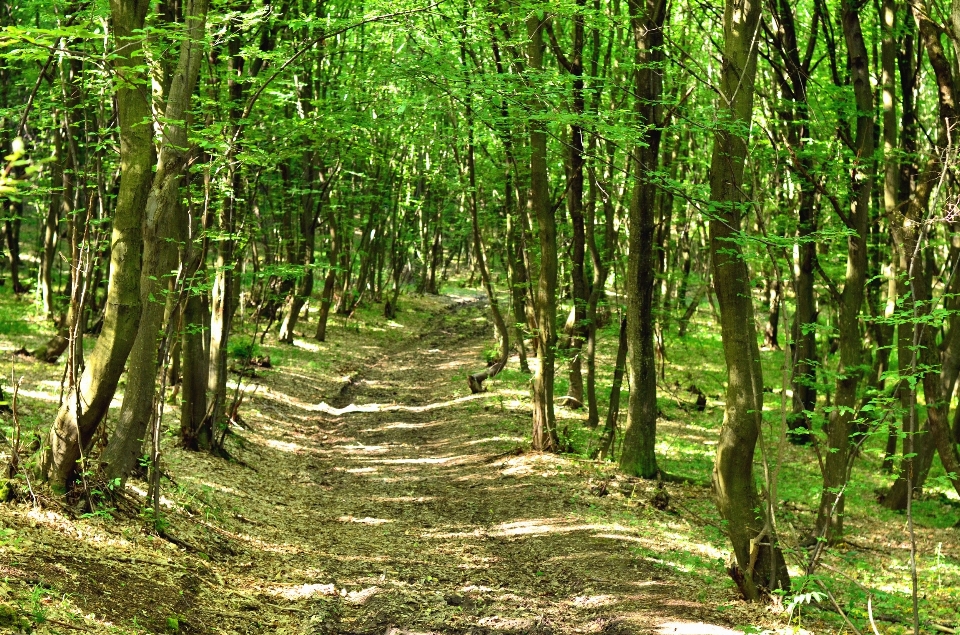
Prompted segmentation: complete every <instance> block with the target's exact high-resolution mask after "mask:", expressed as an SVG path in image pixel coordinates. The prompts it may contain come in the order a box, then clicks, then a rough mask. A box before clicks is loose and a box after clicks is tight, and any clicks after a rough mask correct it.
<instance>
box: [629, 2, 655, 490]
mask: <svg viewBox="0 0 960 635" xmlns="http://www.w3.org/2000/svg"><path fill="white" fill-rule="evenodd" d="M630 18H631V24H632V26H633V39H634V47H635V53H634V55H635V58H634V59H635V63H636V67H637V69H638V70H637V71H636V77H635V79H634V81H635V87H636V95H635V98H636V106H635V109H636V114H637V120H638V121H637V123H638V125H639V126H641V127H643V128H644V129H645V130H646V134H645V138H643V139H642V140H641V141H640V142H639V143H637V145H636V147H635V148H634V151H633V164H634V173H635V174H636V175H638V179H637V182H636V185H635V186H634V190H633V198H632V200H631V203H630V213H629V224H630V244H629V247H630V255H629V259H628V261H627V343H628V344H627V345H628V349H627V355H628V357H629V365H628V372H629V377H630V401H629V404H628V406H627V430H626V432H625V433H624V437H623V454H621V456H620V469H621V470H623V471H624V472H627V473H628V474H633V475H635V476H640V477H643V478H653V477H655V476H656V475H657V459H656V454H655V449H656V443H657V364H656V359H655V352H654V319H655V318H654V314H653V313H654V311H653V308H654V300H653V295H654V294H653V287H654V284H655V283H656V268H657V264H656V247H655V245H654V232H655V229H656V211H657V210H656V200H657V185H656V182H655V181H654V180H653V179H654V174H655V173H656V171H657V167H658V166H659V161H660V139H661V135H662V129H661V126H662V123H663V122H662V119H663V115H662V105H661V99H662V95H663V79H662V77H661V75H660V73H661V72H662V68H661V65H662V63H663V59H664V55H663V24H664V21H665V20H666V2H664V1H663V0H631V2H630Z"/></svg>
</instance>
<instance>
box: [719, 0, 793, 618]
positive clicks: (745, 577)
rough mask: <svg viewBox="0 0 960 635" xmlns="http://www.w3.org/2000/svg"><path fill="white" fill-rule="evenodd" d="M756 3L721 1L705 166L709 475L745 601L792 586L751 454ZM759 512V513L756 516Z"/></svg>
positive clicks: (758, 400)
mask: <svg viewBox="0 0 960 635" xmlns="http://www.w3.org/2000/svg"><path fill="white" fill-rule="evenodd" d="M759 21H760V2H759V1H758V0H726V6H725V10H724V17H723V34H724V50H723V60H722V66H721V69H722V70H721V75H720V98H719V103H718V107H717V111H718V118H719V123H718V124H717V126H718V127H717V130H716V133H715V137H714V146H713V157H712V159H711V163H710V201H711V208H712V209H713V210H715V211H714V212H713V213H714V217H713V218H712V219H711V220H710V250H711V257H712V260H713V280H714V289H715V291H716V295H717V300H718V301H719V303H720V329H721V333H722V337H723V353H724V358H725V360H726V365H727V394H726V413H725V417H724V422H723V428H722V429H721V432H720V441H719V443H718V446H717V456H716V462H715V464H714V470H713V481H714V488H715V491H716V495H717V506H718V508H719V511H720V516H721V517H722V518H723V520H724V521H725V522H726V528H727V533H728V535H729V537H730V540H731V542H732V546H733V551H734V554H735V556H736V565H734V567H733V570H732V572H731V573H732V574H733V577H734V580H735V581H736V582H737V584H738V586H739V587H740V590H741V592H742V593H743V595H744V597H746V598H747V599H749V600H757V599H759V598H760V596H761V591H760V589H761V587H767V588H769V589H777V588H784V589H787V588H789V586H790V578H789V575H788V573H787V567H786V564H785V562H784V559H783V554H782V552H781V551H780V547H779V545H778V544H777V537H776V534H775V531H774V527H773V526H772V523H771V519H770V514H769V511H770V510H769V508H768V507H767V506H766V505H765V504H764V503H763V502H762V501H761V499H760V496H759V495H758V493H757V486H756V482H755V480H754V474H753V457H754V451H755V449H756V445H757V439H758V438H759V436H760V431H761V418H762V417H761V415H762V412H763V375H762V369H761V366H760V351H759V348H758V346H757V328H756V322H755V320H754V312H753V302H752V299H751V293H752V292H751V288H752V285H751V281H750V275H749V272H748V271H747V263H746V261H745V260H744V257H743V252H742V250H741V247H740V242H739V241H740V226H741V220H742V217H743V210H744V207H745V201H744V183H743V170H744V161H745V159H746V156H747V139H746V137H745V136H743V132H742V131H744V130H749V126H750V120H751V116H752V112H753V92H754V81H755V79H756V65H757V48H756V41H757V29H758V28H759ZM757 510H762V511H761V513H760V514H758V513H757Z"/></svg>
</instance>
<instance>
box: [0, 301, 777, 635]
mask: <svg viewBox="0 0 960 635" xmlns="http://www.w3.org/2000/svg"><path fill="white" fill-rule="evenodd" d="M430 302H432V303H433V305H432V306H433V307H434V310H435V311H436V313H435V314H433V315H431V316H430V317H429V318H428V319H425V320H423V321H422V327H421V329H420V330H419V332H415V333H406V334H404V335H403V336H402V337H397V338H393V339H385V338H380V339H377V338H369V337H368V338H367V339H366V340H364V338H363V337H362V336H361V335H357V336H356V339H355V340H354V341H341V343H340V344H339V346H340V347H341V349H340V350H342V351H344V354H343V356H342V358H341V359H340V361H337V358H336V357H335V358H334V362H333V365H332V367H331V370H332V371H334V372H333V373H332V374H331V373H327V374H326V375H319V374H316V373H313V372H312V371H311V370H310V369H309V368H308V367H307V366H306V365H304V364H300V365H299V366H295V367H291V365H282V364H278V365H277V369H276V371H275V372H272V373H271V374H268V376H267V377H266V378H264V379H263V380H262V381H263V385H262V386H260V387H258V389H257V391H256V392H255V393H254V395H253V396H252V397H251V398H250V399H249V400H248V401H246V402H245V403H244V406H243V408H242V412H243V417H244V420H245V422H246V426H247V427H246V429H245V430H241V431H239V439H238V441H239V442H238V443H233V444H231V446H230V447H231V452H233V453H234V455H235V456H236V458H237V459H238V461H237V462H233V463H230V462H225V461H223V460H220V459H216V458H213V457H210V456H208V455H203V454H191V453H185V452H180V451H173V450H171V451H170V452H169V455H168V461H170V467H171V469H170V473H171V474H172V475H182V476H175V478H177V479H178V482H177V483H176V487H177V489H178V491H179V492H180V493H181V498H182V499H183V500H185V501H186V502H185V503H182V504H181V505H180V508H179V509H180V510H181V511H170V523H171V524H170V527H169V529H168V533H169V534H170V535H171V536H174V537H175V539H176V541H178V542H179V543H180V545H181V547H182V546H184V545H185V546H187V547H188V548H187V549H182V548H175V547H174V546H173V545H171V544H170V543H169V542H167V541H159V540H156V539H149V537H147V538H148V539H145V537H144V536H143V535H142V534H140V535H136V534H134V535H131V534H130V532H129V531H128V530H127V529H122V528H118V527H115V526H112V525H111V523H110V522H106V523H101V524H97V523H96V519H93V520H91V521H89V522H90V526H89V527H88V528H87V529H85V530H84V531H86V532H87V539H88V544H89V538H90V537H91V534H94V535H96V534H99V535H101V536H104V538H102V539H99V540H97V539H95V540H94V544H98V543H101V544H102V545H103V547H102V551H100V552H97V553H90V551H89V547H84V545H83V544H82V543H81V542H80V541H79V540H76V541H71V540H62V535H63V532H62V531H61V532H60V535H61V540H60V541H59V542H57V540H56V532H53V536H51V532H50V531H49V530H46V531H45V530H44V522H43V519H42V518H41V519H40V521H41V522H39V523H37V522H36V521H37V518H39V517H37V518H34V519H33V520H31V524H32V525H33V526H34V528H35V530H34V533H33V536H32V542H33V550H32V552H31V554H32V555H29V556H25V557H24V558H22V559H21V560H20V561H19V563H18V565H17V567H15V571H20V572H21V573H22V574H23V575H31V576H34V577H36V578H38V579H41V580H44V581H45V582H44V583H47V584H50V585H52V586H53V587H54V588H55V590H57V591H59V592H63V593H70V594H72V595H71V597H72V598H73V601H74V602H76V603H77V604H79V605H80V606H82V607H83V608H84V610H86V611H89V612H90V613H91V614H95V615H96V616H97V617H98V618H101V619H109V620H112V621H113V623H115V624H116V623H125V624H127V625H129V624H130V619H131V616H133V620H134V623H135V624H137V625H139V626H140V627H143V628H146V629H147V632H164V630H163V629H162V625H163V624H164V620H167V624H169V618H170V617H171V616H173V618H174V619H176V624H177V627H178V629H179V630H178V632H183V633H244V634H246V633H304V634H314V633H315V634H321V633H330V634H335V633H356V634H386V633H391V634H395V635H400V634H401V633H474V634H480V633H483V634H487V633H574V632H576V633H591V632H592V633H620V634H627V633H637V634H648V633H650V634H654V633H656V634H660V633H676V634H685V635H697V634H703V635H708V634H725V633H736V632H739V631H733V630H729V627H731V626H735V625H737V624H744V623H756V622H757V620H758V619H763V618H762V616H759V617H758V615H757V613H758V612H759V609H756V608H751V607H749V606H747V605H745V604H744V603H742V602H739V601H738V600H737V599H736V592H735V591H734V590H733V588H732V585H730V584H719V585H718V584H716V582H717V580H712V582H713V584H705V581H704V577H703V573H702V571H700V572H698V571H697V570H696V569H697V567H696V566H689V567H688V566H685V565H684V564H683V563H684V562H685V559H684V558H685V557H689V556H690V553H693V552H697V551H699V553H700V557H709V556H710V549H711V547H709V545H707V544H688V545H684V546H683V549H684V551H685V552H687V553H681V552H679V551H674V550H673V549H674V548H675V547H674V545H676V544H678V543H677V538H678V537H679V534H681V533H683V531H681V530H680V526H681V525H683V524H684V523H685V522H686V521H685V520H684V519H683V518H682V517H681V516H680V515H678V514H677V513H676V512H675V511H672V510H667V511H658V510H655V509H653V507H652V506H650V505H649V504H648V503H647V502H646V501H649V498H650V497H651V496H652V492H653V490H652V489H651V485H650V484H648V483H643V482H636V483H634V484H633V485H632V486H631V487H632V491H631V492H630V493H631V494H633V498H632V499H627V498H625V497H623V496H607V497H602V498H601V497H598V496H597V495H595V494H594V493H593V492H592V491H591V489H592V488H593V489H595V488H596V484H597V483H598V482H602V481H603V480H604V479H605V478H608V477H607V476H606V475H609V474H612V472H611V470H610V469H608V468H603V469H601V468H600V467H598V466H597V465H596V464H594V463H591V462H585V461H580V462H577V461H575V460H573V459H569V458H566V457H558V456H553V455H538V454H534V453H530V452H528V451H526V448H528V447H529V442H528V441H527V440H525V439H524V434H527V427H528V425H529V410H528V409H527V408H526V407H521V406H520V401H518V397H522V395H517V394H510V393H509V391H506V390H504V389H503V387H502V386H500V387H498V385H497V382H496V381H491V382H489V383H490V384H491V385H490V392H488V393H484V394H480V395H470V394H469V392H468V391H467V389H466V381H465V378H466V374H467V372H472V371H475V370H476V369H477V366H478V360H480V359H481V358H482V356H481V351H482V348H483V346H484V345H486V344H488V340H489V326H488V324H487V322H486V320H485V318H484V317H483V313H482V312H481V311H480V310H479V308H478V307H477V306H476V302H474V301H463V300H462V299H461V301H460V302H459V303H458V302H457V301H454V300H451V299H449V298H448V299H446V300H445V302H444V305H445V306H442V307H441V306H439V301H436V300H430ZM396 327H398V328H399V327H401V325H399V324H397V325H396ZM305 328H307V327H305ZM364 341H366V342H367V344H363V342H364ZM300 345H301V346H307V344H305V343H302V342H301V344H300ZM334 376H338V377H339V380H338V381H339V383H334V382H333V381H332V380H331V379H330V378H331V377H334ZM323 377H327V379H323ZM604 470H605V471H604ZM187 475H189V476H187ZM698 489H703V488H698ZM185 492H189V494H184V493H185ZM673 495H674V496H676V497H680V498H682V496H683V493H682V492H679V491H677V492H673ZM704 495H705V494H704V492H699V493H698V494H697V496H700V497H703V496H704ZM48 520H49V518H48ZM52 525H53V523H52V521H50V522H48V523H47V526H48V527H49V526H52ZM670 527H675V528H677V529H678V531H677V532H671V531H670V529H669V528H670ZM688 530H689V528H687V529H686V530H684V531H688ZM68 533H69V532H68ZM81 537H82V536H81ZM144 552H146V553H144ZM118 554H119V555H118ZM713 555H714V557H713V561H714V564H715V565H716V560H717V557H716V554H713ZM158 558H159V561H158ZM158 562H159V564H158ZM687 562H689V561H687ZM164 563H166V564H164ZM25 572H32V573H29V574H28V573H25ZM8 574H9V572H8ZM65 574H66V575H65ZM120 582H122V583H120ZM118 583H119V584H118ZM708 586H709V587H712V588H709V589H708ZM138 616H139V621H137V617H138ZM124 632H127V631H124Z"/></svg>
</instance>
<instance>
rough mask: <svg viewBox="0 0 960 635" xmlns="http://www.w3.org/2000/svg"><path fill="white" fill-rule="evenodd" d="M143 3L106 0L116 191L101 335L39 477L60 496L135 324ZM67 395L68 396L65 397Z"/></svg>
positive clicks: (143, 146) (147, 114) (143, 185)
mask: <svg viewBox="0 0 960 635" xmlns="http://www.w3.org/2000/svg"><path fill="white" fill-rule="evenodd" d="M149 7H150V3H149V2H147V1H145V0H124V1H121V0H111V2H110V8H111V14H112V20H113V31H114V34H115V37H116V38H117V40H118V42H119V43H120V46H118V51H119V53H118V55H117V57H116V58H115V62H114V63H115V64H116V66H117V70H118V72H119V73H120V74H121V75H122V76H123V77H124V78H125V81H124V82H123V83H121V84H120V85H119V86H118V87H117V110H118V120H119V124H120V158H121V177H120V191H119V194H118V197H117V203H116V209H115V210H114V215H113V237H112V248H111V252H110V277H109V283H108V290H107V304H106V309H105V314H104V320H103V322H104V324H103V330H102V331H101V333H100V337H99V338H97V343H96V346H95V347H94V349H93V351H92V352H91V354H90V357H89V359H88V360H87V362H86V366H85V367H84V371H83V375H82V376H81V378H80V385H79V387H78V390H77V391H76V392H77V397H76V398H69V399H67V400H66V402H65V403H64V405H63V406H62V407H61V408H60V412H59V413H58V414H57V419H56V421H55V422H54V424H53V428H52V429H51V431H50V442H49V448H48V450H47V452H46V453H45V456H44V460H43V472H44V474H45V475H46V477H47V479H49V481H50V483H51V485H52V486H53V487H54V488H55V489H58V490H64V489H65V488H66V487H67V485H68V484H69V482H70V480H71V479H72V477H73V475H74V474H75V473H76V470H77V461H78V460H79V459H80V457H81V453H82V451H83V450H84V449H85V448H87V446H88V445H89V443H90V441H91V440H92V439H93V436H94V433H95V432H96V430H97V427H98V426H99V424H100V422H101V421H102V420H103V417H104V415H105V414H106V412H107V409H108V408H109V407H110V401H111V400H112V399H113V395H114V393H115V392H116V390H117V382H118V381H119V379H120V374H121V373H122V372H123V368H124V365H125V363H126V360H127V356H128V354H129V353H130V348H131V347H132V346H133V340H134V338H135V337H136V333H137V327H138V326H139V323H140V259H141V254H142V251H143V234H142V228H141V220H142V215H143V209H144V207H145V206H146V198H147V194H148V192H149V191H150V187H149V186H150V182H151V180H152V179H153V164H154V148H153V134H152V127H151V126H144V125H143V122H144V121H149V120H150V118H151V116H152V113H151V109H150V102H149V98H148V95H149V92H148V91H146V90H145V88H144V85H145V78H144V76H143V73H142V72H141V70H140V69H141V68H142V67H143V63H144V62H143V49H142V35H141V33H140V31H141V30H142V29H143V26H144V18H145V17H146V14H147V11H148V10H149ZM71 392H73V391H71Z"/></svg>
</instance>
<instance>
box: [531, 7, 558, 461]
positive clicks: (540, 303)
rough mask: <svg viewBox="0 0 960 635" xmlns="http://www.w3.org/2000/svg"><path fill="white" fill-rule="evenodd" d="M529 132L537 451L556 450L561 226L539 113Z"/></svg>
mask: <svg viewBox="0 0 960 635" xmlns="http://www.w3.org/2000/svg"><path fill="white" fill-rule="evenodd" d="M543 24H544V20H541V19H540V18H538V17H537V16H536V15H531V16H530V17H528V18H527V36H528V37H529V38H530V42H529V44H528V47H527V67H528V70H529V71H530V78H531V79H530V82H531V84H532V85H536V83H537V80H538V79H539V77H538V76H539V73H540V72H541V71H542V69H543ZM542 107H543V106H542V104H541V103H540V101H539V99H538V98H537V97H533V98H532V99H531V110H532V111H533V112H534V113H539V112H540V111H541V110H542ZM528 128H529V131H530V201H529V204H530V207H531V209H532V212H533V216H534V217H535V218H536V222H537V230H538V238H539V240H540V275H539V280H538V282H537V293H536V302H535V307H536V313H537V327H538V328H537V339H538V343H539V345H538V346H537V360H538V361H539V362H540V365H539V367H538V368H537V373H536V375H534V377H533V391H532V392H533V449H534V450H537V451H541V452H556V451H557V450H558V449H559V447H560V439H559V435H558V434H557V421H556V414H555V413H554V409H553V379H554V373H555V361H556V346H557V223H556V219H555V218H554V211H553V209H552V208H551V205H550V187H549V182H548V172H547V130H546V124H545V123H544V121H543V120H542V119H540V118H539V117H538V116H537V115H534V116H533V117H531V119H530V121H529V123H528Z"/></svg>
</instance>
